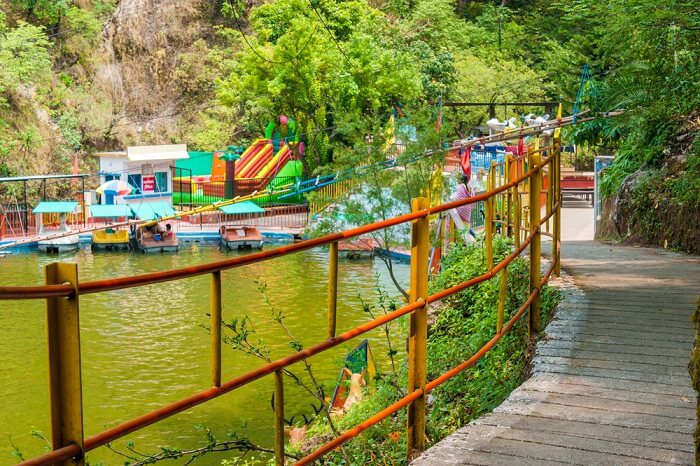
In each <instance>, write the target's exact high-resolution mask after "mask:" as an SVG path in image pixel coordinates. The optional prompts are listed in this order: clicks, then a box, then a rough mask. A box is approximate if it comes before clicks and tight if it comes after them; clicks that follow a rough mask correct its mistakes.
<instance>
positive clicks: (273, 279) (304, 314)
mask: <svg viewBox="0 0 700 466" xmlns="http://www.w3.org/2000/svg"><path fill="white" fill-rule="evenodd" d="M231 256H232V253H222V252H221V251H219V250H218V248H216V247H209V246H201V245H192V246H191V247H185V248H183V249H182V250H181V251H180V253H178V254H162V255H160V254H158V255H141V254H124V253H111V252H104V253H99V254H92V253H91V252H90V251H88V250H81V251H79V252H77V253H75V254H74V255H71V256H64V255H61V256H59V257H58V259H59V260H61V261H64V262H75V263H77V264H78V272H79V277H80V280H83V281H84V280H92V279H102V278H111V277H119V276H128V275H135V274H139V273H144V272H150V271H158V270H165V269H169V268H173V267H184V266H189V265H195V264H201V263H206V262H211V261H216V260H221V259H224V258H226V257H231ZM56 260H57V256H53V257H52V256H46V255H40V254H39V253H36V252H34V253H27V254H13V255H10V256H7V257H5V258H4V259H0V280H2V283H3V284H4V285H29V284H41V283H43V267H44V266H45V265H46V264H48V263H51V262H55V261H56ZM395 269H396V272H397V275H398V276H399V280H400V281H401V283H403V284H404V285H407V282H408V267H407V266H405V265H398V266H397V267H395ZM327 270H328V262H327V253H326V252H325V251H322V250H320V249H319V250H311V251H305V252H301V253H297V254H294V255H291V256H286V257H283V258H278V259H274V260H271V261H266V262H260V263H256V264H251V265H249V266H246V267H243V268H239V269H232V270H227V271H224V272H223V273H222V284H223V315H224V319H226V320H230V319H233V318H241V317H243V316H244V315H248V316H250V318H251V320H252V322H253V323H254V327H255V330H256V332H257V335H256V337H255V339H256V341H257V339H260V340H261V341H262V342H263V344H264V345H265V346H267V347H269V348H270V351H271V354H272V356H273V357H279V356H282V355H286V354H289V353H290V352H292V350H291V348H290V347H289V345H288V340H287V339H286V338H285V337H284V332H283V331H282V329H281V328H280V327H279V326H278V325H276V324H275V323H274V322H273V320H272V318H271V309H270V306H268V305H267V304H266V303H265V299H264V297H263V295H262V294H261V293H260V291H259V290H258V286H259V283H266V284H267V297H268V299H269V301H270V303H271V305H272V306H273V307H274V309H275V310H276V311H282V312H283V313H284V315H285V316H286V320H285V324H286V325H287V326H288V327H289V328H290V330H291V331H292V332H293V333H294V334H295V335H296V336H297V337H299V339H300V340H301V341H302V342H303V344H304V345H306V346H308V345H310V344H313V343H316V342H318V341H321V340H322V339H324V338H325V332H326V293H327V291H326V286H327ZM376 273H379V274H380V283H382V284H383V286H385V287H386V289H387V290H388V291H389V292H390V293H391V294H392V295H395V296H396V295H398V293H397V292H396V291H395V289H394V288H393V285H392V284H391V281H390V279H389V277H388V274H387V272H386V269H385V268H384V266H383V264H382V263H381V261H378V260H377V261H365V262H342V261H341V263H340V266H339V283H340V285H339V292H338V330H339V331H342V330H344V329H347V328H350V327H352V326H354V325H356V324H359V323H362V322H365V321H366V320H367V319H368V316H367V315H366V314H365V313H364V312H363V311H362V308H361V305H360V300H359V298H358V293H359V292H362V293H363V297H364V299H365V300H369V301H371V300H372V299H373V297H374V294H375V293H374V275H375V274H376ZM0 306H2V311H3V313H2V317H3V323H4V325H3V326H2V327H1V328H2V329H1V330H0V341H2V343H0V364H1V366H0V367H1V368H2V372H3V374H2V376H0V400H2V401H0V406H2V408H1V409H0V438H2V439H4V440H0V463H2V464H5V463H8V462H11V461H12V458H11V456H10V453H11V450H12V449H11V445H10V442H9V441H8V440H7V439H8V436H10V435H11V436H12V437H11V438H12V441H13V442H14V443H15V444H17V445H18V446H19V448H20V449H21V451H22V452H23V453H24V455H25V457H29V456H33V455H36V454H40V453H41V452H43V447H44V446H43V445H42V444H41V443H40V442H38V441H37V440H35V439H32V438H31V436H30V432H31V430H32V429H33V428H37V429H39V430H41V431H43V432H44V433H46V434H48V432H49V428H48V425H49V420H48V388H47V387H48V380H47V374H46V370H47V369H46V367H47V362H46V348H45V344H46V343H45V323H44V304H43V302H40V301H6V302H0ZM80 311H81V313H80V323H81V344H82V359H83V361H82V363H83V385H84V405H85V431H86V435H87V436H90V435H93V434H95V433H97V432H99V431H101V430H103V429H105V428H109V427H113V426H115V425H117V424H118V423H119V421H124V420H127V419H129V418H131V417H135V416H138V415H141V414H144V413H145V412H147V411H149V410H152V409H155V408H158V407H160V406H162V405H163V404H165V403H168V402H172V401H175V400H177V399H179V398H182V397H184V396H187V395H190V394H192V393H194V392H196V391H199V390H202V389H205V388H208V386H209V383H210V382H209V377H210V361H209V358H210V356H209V335H208V333H207V331H206V330H205V329H204V328H203V327H202V325H203V324H207V323H208V316H207V313H208V311H209V276H200V277H195V278H190V279H187V280H179V281H176V282H166V283H162V284H158V285H150V286H145V287H139V288H130V289H126V290H117V291H111V292H106V293H98V294H91V295H85V296H82V297H81V299H80ZM370 338H371V342H372V345H373V347H374V354H375V357H378V358H381V356H382V355H383V354H386V347H385V345H386V343H385V341H384V339H383V333H382V332H381V330H377V331H375V332H373V333H372V334H371V335H370ZM399 338H401V337H399ZM355 344H357V342H352V343H350V344H347V345H344V346H342V347H339V348H338V349H337V350H336V351H335V352H330V353H329V354H326V355H322V356H319V357H317V358H314V360H313V367H314V370H315V372H316V375H317V376H318V377H319V378H320V379H321V380H323V381H324V383H325V384H326V386H327V387H329V388H328V391H330V389H331V388H330V387H331V386H332V385H333V383H334V381H335V378H336V375H337V371H338V368H339V366H340V363H341V361H342V359H343V357H344V355H345V353H346V352H347V351H348V350H349V349H350V348H351V347H353V346H354V345H355ZM222 358H223V361H222V362H223V377H224V379H230V378H232V377H235V376H237V375H240V374H242V373H244V372H247V371H249V370H251V369H253V368H256V367H259V366H260V365H261V364H262V363H261V361H259V360H257V359H255V358H253V357H251V356H247V355H243V354H241V353H240V352H235V351H233V350H231V349H229V348H224V349H223V355H222ZM380 366H381V363H380ZM385 367H387V368H388V364H387V365H385ZM272 383H273V382H272V379H271V378H266V379H263V380H260V381H257V382H255V383H253V384H251V385H249V386H247V387H244V388H243V389H241V390H238V391H236V392H234V393H230V394H227V395H224V396H222V397H220V398H219V399H217V400H215V401H213V402H210V403H208V404H205V405H203V406H200V407H197V408H194V409H191V410H188V411H187V412H185V413H182V414H180V415H177V416H175V417H173V418H171V419H168V420H166V421H163V422H161V423H159V424H157V425H154V426H151V427H149V428H147V429H145V430H144V431H141V432H139V433H137V434H132V435H131V436H129V437H128V438H127V439H125V440H123V441H119V442H116V446H118V445H124V443H125V442H126V441H127V440H133V441H134V442H136V444H137V445H138V446H139V448H140V449H141V450H144V451H154V450H156V449H157V448H158V447H159V446H161V445H163V446H177V447H182V448H186V447H193V446H197V445H201V444H202V442H203V440H204V436H203V434H202V433H201V432H198V431H196V430H194V429H193V428H192V426H194V425H196V424H204V425H206V426H208V427H210V428H211V429H212V430H213V431H214V432H215V433H216V434H217V435H219V436H220V437H221V438H223V437H224V436H225V433H226V432H228V431H229V430H236V431H238V432H240V433H245V434H247V435H250V436H251V438H252V439H253V440H255V441H258V442H261V443H263V444H268V445H269V444H270V443H271V437H270V434H271V427H270V426H271V425H272V411H271V408H270V395H271V392H272ZM285 396H286V399H287V401H288V404H287V407H286V409H287V413H289V414H290V415H291V414H293V413H294V412H295V411H304V412H309V411H310V407H309V404H310V403H311V402H312V401H313V400H311V399H310V398H309V397H308V395H304V394H303V393H302V392H301V391H300V390H299V388H298V387H294V386H293V384H291V383H289V384H287V386H286V393H285ZM90 461H91V462H93V463H95V462H100V461H101V462H103V463H105V464H122V463H123V461H124V459H123V458H120V457H118V456H116V455H115V454H114V453H112V452H110V451H108V450H107V449H105V448H102V449H99V450H97V451H95V452H94V453H92V454H91V455H90ZM219 462H220V458H216V457H211V458H209V459H203V460H202V461H200V462H199V463H198V464H219Z"/></svg>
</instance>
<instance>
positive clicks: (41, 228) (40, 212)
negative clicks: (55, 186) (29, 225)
mask: <svg viewBox="0 0 700 466" xmlns="http://www.w3.org/2000/svg"><path fill="white" fill-rule="evenodd" d="M77 205H78V203H77V202H75V201H68V202H49V201H42V202H40V203H39V204H38V205H37V206H36V207H35V208H34V211H33V213H34V214H35V215H36V224H37V231H38V236H39V237H45V238H44V239H42V240H39V241H38V242H37V243H38V246H39V251H41V252H47V253H62V252H71V251H77V250H78V248H79V247H80V238H79V237H78V235H77V234H74V235H71V234H69V233H70V232H71V231H73V230H72V229H71V228H70V227H69V226H68V225H67V223H66V219H67V216H68V214H69V213H72V212H73V211H75V207H76V206H77ZM44 214H54V215H55V214H58V216H59V224H58V226H56V227H51V226H48V225H45V224H44Z"/></svg>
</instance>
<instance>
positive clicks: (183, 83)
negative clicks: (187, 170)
mask: <svg viewBox="0 0 700 466" xmlns="http://www.w3.org/2000/svg"><path fill="white" fill-rule="evenodd" d="M699 10H700V9H699V8H698V6H697V5H696V4H695V3H694V2H686V1H680V0H661V1H652V0H639V1H636V2H633V4H630V3H629V2H626V1H623V0H611V1H609V2H603V3H601V2H595V1H593V0H571V1H558V0H555V1H551V0H548V1H545V0H536V1H533V2H524V1H509V0H502V1H500V2H488V1H462V0H456V1H449V0H371V1H367V0H342V1H334V0H276V1H274V2H266V3H261V2H253V1H242V0H224V1H219V2H207V1H203V0H193V1H187V2H184V1H178V0H121V1H116V0H3V2H2V4H1V6H0V33H1V34H0V174H2V175H20V174H38V173H49V172H53V173H55V172H66V171H69V170H70V166H71V160H72V157H73V154H74V153H76V152H77V153H78V154H79V156H80V158H81V162H82V166H83V169H89V168H90V167H91V165H90V160H91V159H90V158H89V157H87V156H88V155H89V154H91V153H92V152H94V151H95V150H101V149H110V150H113V149H120V148H123V147H124V146H125V145H129V144H148V143H173V142H177V143H180V142H182V143H187V144H188V146H189V147H190V148H191V149H195V150H212V149H214V148H217V147H223V146H226V145H228V144H234V143H235V144H241V143H246V142H249V141H250V140H252V139H254V138H255V137H257V136H259V135H261V134H262V132H263V130H264V128H265V126H266V125H267V123H268V122H269V121H272V120H275V119H276V118H277V117H278V116H279V115H280V114H285V115H289V116H293V117H294V118H295V119H296V120H297V123H298V127H299V128H300V132H301V134H302V140H304V141H305V143H306V147H307V152H306V154H305V156H304V164H305V167H306V169H307V171H313V170H315V169H318V167H323V166H326V165H329V164H333V163H343V160H344V158H346V157H347V156H348V154H351V153H353V152H357V149H358V148H359V147H362V145H363V144H364V137H365V135H366V134H375V135H377V134H382V132H381V129H382V128H383V127H385V125H386V122H387V120H388V117H389V115H390V114H391V112H392V108H396V107H397V106H399V107H400V109H401V114H402V115H404V116H406V117H407V118H408V119H409V121H410V122H411V123H412V124H413V125H415V126H417V127H418V138H419V139H421V138H422V137H424V135H426V134H429V133H434V128H435V121H436V118H437V115H438V107H439V102H441V101H448V100H455V101H459V100H462V101H483V102H506V101H532V100H548V101H558V100H560V99H561V100H562V101H563V102H564V105H565V109H566V110H567V111H570V110H571V109H572V107H573V104H574V101H575V100H576V92H577V89H578V84H579V76H580V70H581V66H582V65H583V64H585V63H587V64H589V65H590V67H591V74H592V77H593V79H592V80H591V81H590V82H589V83H588V84H587V85H586V86H585V89H584V91H585V92H584V93H583V95H582V101H581V102H580V103H581V104H582V106H581V108H586V109H591V110H593V111H608V110H613V109H624V110H625V113H624V115H623V116H622V117H619V118H616V119H610V120H599V121H595V122H592V123H589V124H586V125H577V127H575V128H574V129H573V130H572V131H571V132H569V134H568V135H566V137H567V138H569V139H571V140H572V141H574V142H578V143H583V144H588V145H589V147H590V149H591V151H592V152H594V153H602V152H605V153H616V154H618V160H617V161H616V163H615V166H614V168H613V169H612V170H610V171H609V173H608V176H607V179H606V181H605V183H604V188H605V192H606V194H608V195H612V196H614V195H616V194H617V193H618V191H619V190H620V188H621V187H623V186H628V187H629V188H631V189H628V190H627V191H630V192H636V193H637V194H634V195H630V196H624V198H621V199H620V200H619V202H618V204H621V206H620V209H618V210H620V211H621V212H622V211H630V212H633V213H632V214H630V215H627V216H618V217H620V218H619V219H617V220H616V223H615V225H614V230H615V232H616V234H618V235H622V236H635V235H636V236H637V237H639V238H641V239H642V240H651V241H656V242H659V241H660V240H663V241H665V242H666V243H669V241H670V242H671V243H672V245H674V246H677V247H681V248H686V249H688V248H689V246H688V241H685V240H683V239H682V238H681V237H682V236H683V235H684V233H678V234H676V233H673V232H672V230H673V231H677V230H678V228H677V226H672V225H668V224H667V222H665V220H664V219H663V212H659V215H652V216H651V217H650V216H649V214H648V212H646V210H648V204H650V203H651V205H652V206H656V205H657V204H665V203H670V204H671V205H672V206H673V209H675V210H676V211H680V212H684V213H685V212H691V213H692V212H697V210H698V205H699V203H700V200H699V197H700V196H699V195H698V194H697V193H698V192H700V189H698V183H700V182H699V181H698V178H699V177H698V170H700V169H699V168H698V166H699V165H700V163H699V162H698V143H696V142H695V141H696V135H697V132H698V121H697V120H698V112H697V110H698V107H699V106H698V103H699V99H700V97H699V96H700V93H699V92H698V82H699V81H700V79H699V78H700V72H699V71H698V62H699V56H698V49H699V45H698V44H700V40H699V39H700V37H699V35H700V12H699ZM538 110H540V109H536V108H529V109H528V108H519V107H508V108H507V109H506V108H502V107H498V108H497V113H498V114H497V116H498V117H499V118H501V119H503V118H504V117H510V116H518V115H522V114H524V113H527V112H530V111H538ZM486 111H487V109H486V108H469V109H464V110H457V109H454V108H449V109H447V108H446V109H445V110H444V112H443V115H444V123H443V125H442V129H441V135H442V136H441V137H442V138H443V139H452V138H454V137H457V136H458V135H464V134H465V132H466V131H467V130H468V128H469V127H470V126H472V125H475V124H479V123H482V122H483V121H484V120H485V119H486V117H487V114H486ZM540 111H541V110H540ZM630 175H633V177H632V178H629V176H630ZM625 180H628V181H627V182H625ZM650 199H651V200H650ZM640 209H641V210H645V212H644V213H643V214H639V212H640ZM623 217H624V218H623ZM616 218H617V217H616ZM660 229H661V230H664V229H665V230H668V234H667V233H663V234H658V231H659V230H660ZM647 231H651V233H653V234H646V233H645V232H647ZM662 237H663V238H662ZM691 243H692V241H691ZM694 243H695V244H698V242H697V241H694Z"/></svg>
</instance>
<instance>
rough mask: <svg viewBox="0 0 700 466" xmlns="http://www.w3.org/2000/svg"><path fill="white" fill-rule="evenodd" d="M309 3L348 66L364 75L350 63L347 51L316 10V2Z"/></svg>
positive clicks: (312, 0) (309, 0) (310, 0)
mask: <svg viewBox="0 0 700 466" xmlns="http://www.w3.org/2000/svg"><path fill="white" fill-rule="evenodd" d="M308 2H309V5H311V9H313V10H314V13H316V16H318V19H319V20H320V21H321V24H323V27H324V29H325V30H326V32H327V33H328V35H329V36H330V38H331V40H333V43H334V44H335V46H336V48H337V49H338V51H339V52H340V54H341V55H342V56H343V58H345V61H346V62H347V63H348V65H350V67H351V68H352V69H354V70H355V72H357V73H358V74H362V71H361V70H359V69H358V68H357V67H356V66H355V64H354V63H353V62H352V61H350V58H349V57H348V56H347V55H346V53H345V51H344V50H343V48H342V47H341V46H340V44H339V43H338V41H337V39H336V38H335V34H333V31H331V30H330V28H329V27H328V25H327V24H326V21H324V19H323V16H321V13H320V12H319V11H318V10H317V9H316V5H314V0H308Z"/></svg>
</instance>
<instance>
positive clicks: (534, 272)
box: [530, 151, 542, 336]
mask: <svg viewBox="0 0 700 466" xmlns="http://www.w3.org/2000/svg"><path fill="white" fill-rule="evenodd" d="M541 162H542V156H541V155H540V152H539V151H535V152H534V153H533V154H531V155H530V167H531V169H536V168H539V170H537V171H536V172H535V173H533V175H532V176H531V177H530V232H531V233H530V234H531V235H532V242H531V243H530V293H532V292H533V291H534V290H535V289H539V288H540V254H541V252H542V248H541V244H540V240H541V235H540V212H541V208H540V193H541V191H542V166H541ZM539 332H540V299H539V295H537V296H536V297H535V299H533V301H532V304H530V336H535V335H537V334H538V333H539Z"/></svg>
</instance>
